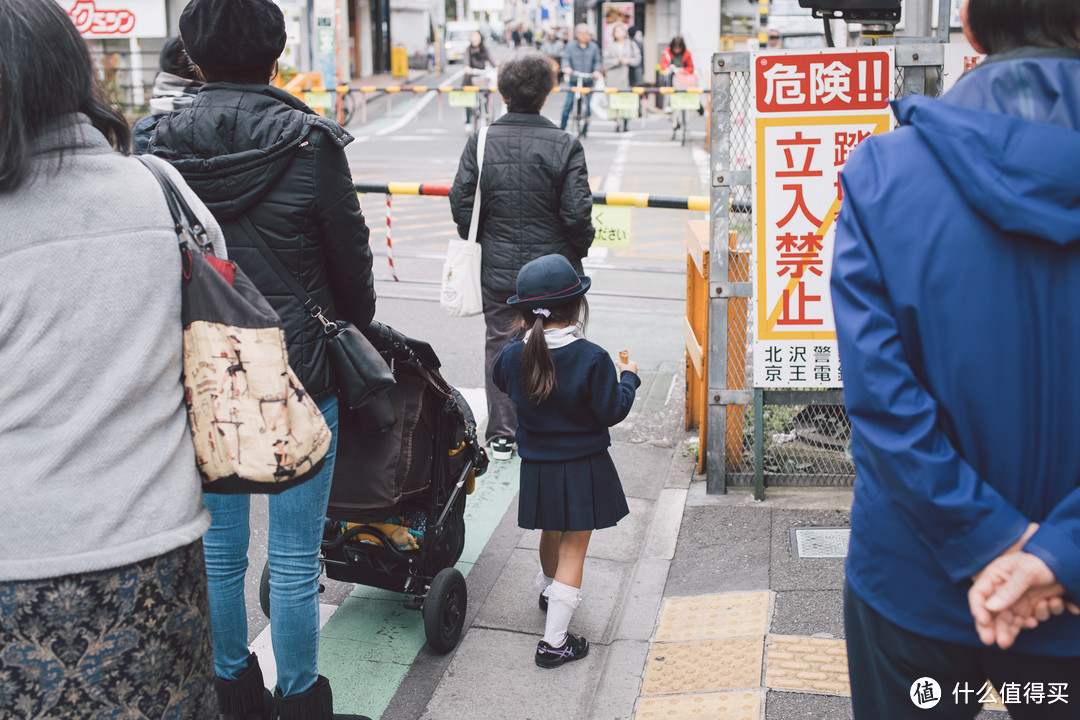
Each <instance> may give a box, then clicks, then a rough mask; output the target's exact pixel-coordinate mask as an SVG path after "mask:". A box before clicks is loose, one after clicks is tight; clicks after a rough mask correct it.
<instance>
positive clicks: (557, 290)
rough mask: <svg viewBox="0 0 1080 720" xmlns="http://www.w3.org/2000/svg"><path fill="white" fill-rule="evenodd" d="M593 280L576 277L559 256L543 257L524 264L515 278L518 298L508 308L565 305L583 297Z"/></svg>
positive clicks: (569, 265)
mask: <svg viewBox="0 0 1080 720" xmlns="http://www.w3.org/2000/svg"><path fill="white" fill-rule="evenodd" d="M590 285H592V280H591V279H589V278H587V277H585V276H584V275H578V274H577V271H576V270H574V266H573V265H571V264H570V261H569V260H567V259H566V258H565V257H563V256H562V255H544V256H543V257H538V258H536V259H535V260H532V261H530V262H527V263H525V265H524V266H523V267H522V268H521V270H520V271H519V272H518V276H517V295H515V296H514V297H512V298H510V299H509V300H507V301H506V304H507V305H511V306H513V307H515V308H518V309H522V310H531V309H534V308H542V307H555V306H558V305H565V304H566V303H567V302H569V301H570V300H573V299H574V298H576V297H577V296H579V295H584V294H585V293H586V292H588V290H589V286H590Z"/></svg>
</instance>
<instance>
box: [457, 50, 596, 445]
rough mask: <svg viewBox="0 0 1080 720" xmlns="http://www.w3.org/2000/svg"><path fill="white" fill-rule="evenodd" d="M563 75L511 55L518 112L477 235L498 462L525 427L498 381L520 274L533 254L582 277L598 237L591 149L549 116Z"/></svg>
mask: <svg viewBox="0 0 1080 720" xmlns="http://www.w3.org/2000/svg"><path fill="white" fill-rule="evenodd" d="M555 77H556V72H555V65H554V63H552V62H551V60H550V58H548V57H547V56H546V55H543V54H541V53H540V52H537V51H536V50H519V51H517V52H515V53H514V54H513V55H511V56H510V57H508V58H507V59H506V60H504V61H503V63H502V64H501V65H500V66H499V92H500V93H501V94H502V96H503V98H504V99H505V100H506V105H507V109H508V112H507V113H506V114H505V115H503V116H502V117H500V118H499V119H498V120H496V121H495V122H494V123H493V124H492V125H491V127H490V129H489V131H488V136H487V144H486V147H485V149H484V172H483V174H482V175H481V183H482V185H481V207H480V224H479V230H478V239H477V241H478V242H479V243H481V245H482V246H483V262H482V267H481V281H480V285H481V289H482V291H483V300H484V321H485V323H486V324H487V338H486V343H485V359H484V381H485V387H486V390H487V402H488V424H487V433H486V440H487V442H488V443H489V444H490V445H491V450H492V456H493V457H494V458H495V459H496V460H508V459H510V457H511V455H512V453H513V445H514V435H515V433H516V432H517V413H516V411H515V409H514V405H513V403H512V402H511V401H510V399H509V398H508V397H507V396H506V394H505V393H504V392H502V391H501V390H499V389H498V388H497V387H495V385H494V383H493V382H492V379H491V365H492V363H493V362H494V361H495V357H496V356H497V355H498V354H499V352H500V351H501V350H502V349H503V347H504V346H505V345H506V343H507V342H509V341H510V340H511V338H512V337H513V336H514V334H515V328H516V327H517V322H516V317H517V313H516V312H515V311H514V310H513V308H511V307H510V306H509V305H507V304H506V300H507V299H508V298H509V297H510V296H511V295H513V294H514V293H515V292H516V290H515V287H516V283H517V274H518V270H520V269H521V267H522V266H523V265H525V263H527V262H529V261H530V260H534V259H536V258H538V257H541V256H542V255H550V254H552V253H558V254H560V255H563V256H564V257H566V259H567V260H569V261H570V263H571V264H572V265H573V266H574V269H575V270H577V271H578V273H579V274H580V273H581V272H582V268H581V259H582V258H583V257H585V255H587V254H588V252H589V246H590V245H592V241H593V226H592V190H591V189H590V188H589V169H588V167H587V166H586V164H585V150H584V149H583V148H582V147H581V142H579V141H578V139H577V138H575V137H572V136H570V135H568V134H566V133H563V132H561V131H559V129H558V128H556V127H555V124H554V123H552V122H551V121H550V120H548V119H547V118H545V117H544V116H542V115H541V114H540V108H542V107H543V106H544V100H546V99H547V96H548V94H549V93H550V92H551V89H552V88H553V87H554V86H555ZM476 145H477V136H476V135H475V134H474V135H472V136H470V137H469V140H468V142H467V143H466V144H465V150H464V152H462V154H461V161H460V163H459V164H458V171H457V176H456V177H455V178H454V186H453V187H452V188H451V190H450V209H451V211H452V212H453V216H454V222H455V223H457V226H458V234H459V235H461V237H462V238H468V236H469V221H470V220H471V219H472V214H473V212H474V211H475V210H476V208H474V206H473V200H474V198H475V196H476V178H477V174H478V172H477V165H476Z"/></svg>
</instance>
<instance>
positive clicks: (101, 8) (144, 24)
mask: <svg viewBox="0 0 1080 720" xmlns="http://www.w3.org/2000/svg"><path fill="white" fill-rule="evenodd" d="M60 6H61V7H62V8H64V10H65V11H66V12H67V14H68V15H70V16H71V20H72V22H74V23H75V27H76V28H77V29H78V31H79V32H80V33H81V34H82V36H83V37H86V38H101V39H106V38H160V37H166V36H167V35H168V27H167V21H166V16H165V0H60Z"/></svg>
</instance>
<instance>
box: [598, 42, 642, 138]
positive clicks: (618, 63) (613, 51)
mask: <svg viewBox="0 0 1080 720" xmlns="http://www.w3.org/2000/svg"><path fill="white" fill-rule="evenodd" d="M611 33H612V38H611V42H610V43H608V46H607V47H606V48H604V70H605V72H606V77H607V85H608V87H613V88H616V89H618V90H629V89H630V73H631V71H632V70H633V69H634V68H637V67H639V66H640V65H641V52H640V51H639V50H638V46H637V43H635V42H634V41H633V40H631V39H630V36H629V34H628V33H627V30H626V26H625V25H623V24H622V23H616V24H615V25H614V26H612V30H611ZM610 114H611V115H612V116H613V119H614V120H615V132H627V131H628V130H629V129H630V118H631V117H633V116H634V115H632V111H628V110H626V111H620V110H611V111H610Z"/></svg>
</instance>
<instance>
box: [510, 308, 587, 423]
mask: <svg viewBox="0 0 1080 720" xmlns="http://www.w3.org/2000/svg"><path fill="white" fill-rule="evenodd" d="M550 310H551V317H547V318H546V317H544V316H543V315H536V314H534V313H533V311H532V310H522V311H521V324H522V326H523V327H529V324H530V323H532V327H531V328H530V329H531V331H532V332H531V333H530V334H529V339H528V340H527V341H526V342H525V349H524V350H522V352H521V368H522V370H523V371H524V375H525V392H526V393H527V394H528V396H529V400H531V401H532V403H533V404H534V405H539V404H540V403H542V402H544V401H545V400H547V399H548V398H549V397H551V393H552V392H554V391H555V358H553V357H552V356H551V349H550V348H549V347H548V345H547V338H545V337H544V329H545V328H547V327H548V326H549V325H577V326H578V327H580V328H581V330H582V332H584V330H585V327H586V326H587V325H588V324H589V303H588V302H587V301H586V300H585V296H584V295H579V296H578V297H577V298H576V300H574V301H572V302H570V303H567V304H566V305H559V306H557V307H553V308H550Z"/></svg>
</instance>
